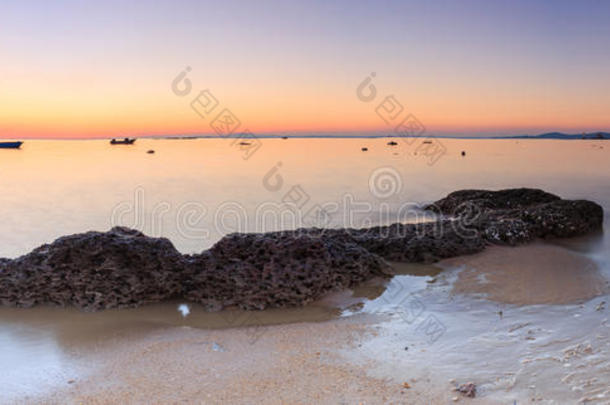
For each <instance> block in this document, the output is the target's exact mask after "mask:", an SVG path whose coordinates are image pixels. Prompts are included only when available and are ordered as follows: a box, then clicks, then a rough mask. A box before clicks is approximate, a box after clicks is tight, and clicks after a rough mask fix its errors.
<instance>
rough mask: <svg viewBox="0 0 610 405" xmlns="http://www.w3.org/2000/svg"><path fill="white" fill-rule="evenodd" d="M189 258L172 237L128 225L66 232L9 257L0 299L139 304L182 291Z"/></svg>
mask: <svg viewBox="0 0 610 405" xmlns="http://www.w3.org/2000/svg"><path fill="white" fill-rule="evenodd" d="M185 263H186V262H185V259H184V257H183V256H182V255H181V254H180V253H179V252H178V251H177V250H176V249H175V248H174V246H173V245H172V244H171V242H170V241H169V240H167V239H164V238H150V237H147V236H144V235H143V234H142V233H140V232H138V231H134V230H131V229H127V228H119V227H117V228H113V229H112V230H110V231H109V232H106V233H100V232H88V233H84V234H80V235H72V236H65V237H63V238H59V239H57V240H56V241H55V242H53V243H52V244H50V245H43V246H41V247H39V248H37V249H35V250H34V251H33V252H31V253H29V254H27V255H25V256H22V257H20V258H18V259H15V260H13V261H10V262H9V263H8V264H7V263H6V262H4V265H3V269H2V272H0V301H1V302H2V304H4V305H16V306H20V307H30V306H33V305H36V304H42V303H48V304H53V305H59V306H68V305H70V306H76V307H78V308H81V309H84V310H99V309H107V308H127V307H136V306H139V305H142V304H145V303H150V302H158V301H162V300H166V299H169V298H172V297H177V296H180V295H181V294H182V283H181V278H180V272H181V270H182V269H183V268H184V267H185Z"/></svg>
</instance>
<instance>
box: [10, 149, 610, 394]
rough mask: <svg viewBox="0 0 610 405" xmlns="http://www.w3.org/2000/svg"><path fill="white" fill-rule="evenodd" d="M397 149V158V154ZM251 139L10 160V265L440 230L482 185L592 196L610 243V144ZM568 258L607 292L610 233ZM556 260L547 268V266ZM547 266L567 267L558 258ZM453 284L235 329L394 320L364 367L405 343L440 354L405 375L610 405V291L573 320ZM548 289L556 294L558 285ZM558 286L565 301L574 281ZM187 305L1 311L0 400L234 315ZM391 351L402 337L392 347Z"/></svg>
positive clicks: (576, 243) (408, 289)
mask: <svg viewBox="0 0 610 405" xmlns="http://www.w3.org/2000/svg"><path fill="white" fill-rule="evenodd" d="M392 140H393V141H396V142H397V145H388V144H387V143H388V142H390V141H392ZM244 141H246V140H244ZM239 142H240V140H237V141H234V140H230V139H193V140H152V139H140V140H138V141H137V142H136V143H135V145H132V146H122V145H117V146H111V145H109V143H108V142H107V141H27V142H25V144H24V145H23V147H22V149H21V150H0V174H1V176H0V182H1V183H2V190H3V193H2V204H0V222H1V223H2V225H3V226H2V227H0V241H1V242H2V243H1V244H0V257H9V258H14V257H18V256H20V255H23V254H26V253H28V252H29V251H31V250H32V249H34V248H36V247H37V246H40V245H41V244H44V243H49V242H52V241H53V240H54V239H56V238H58V237H60V236H63V235H67V234H73V233H79V232H86V231H90V230H97V231H105V230H108V229H110V228H111V227H113V226H129V227H132V228H137V229H140V230H142V231H143V232H144V233H146V234H148V235H150V236H163V237H167V238H169V239H170V240H171V241H172V242H173V243H174V245H175V246H176V248H177V249H178V250H180V251H181V252H183V253H193V252H200V251H202V250H204V249H207V248H209V247H210V246H212V245H213V244H214V243H215V242H216V241H218V240H219V239H220V238H221V237H222V236H223V235H226V234H228V233H232V232H265V231H272V230H282V229H294V228H298V227H301V226H321V227H346V226H349V227H367V226H372V225H377V224H387V223H392V222H397V221H424V220H427V219H428V218H429V216H428V214H427V213H426V212H424V211H422V210H421V206H422V205H423V204H425V203H428V202H432V201H435V200H437V199H440V198H442V197H444V196H445V195H447V194H448V193H450V192H452V191H455V190H459V189H474V188H476V189H501V188H511V187H534V188H542V189H544V190H546V191H549V192H552V193H556V194H558V195H560V196H561V197H563V198H568V199H590V200H593V201H596V202H598V203H599V204H601V205H602V206H603V207H604V210H605V213H606V218H605V220H604V231H605V230H607V229H609V228H608V224H609V221H610V220H609V219H608V212H610V143H606V142H604V141H560V140H515V139H510V140H471V139H433V140H431V142H432V143H422V142H421V141H420V140H418V141H414V142H410V141H407V140H405V139H354V138H351V139H287V140H283V139H262V140H260V143H258V142H252V141H251V140H248V141H247V142H249V143H250V144H249V145H246V144H243V145H242V144H239ZM362 148H368V150H367V151H362ZM149 151H154V153H148V152H149ZM462 152H464V155H463V154H462ZM556 246H557V248H561V249H564V250H565V251H567V252H569V253H570V254H575V255H578V256H579V257H581V258H584V259H586V260H588V261H591V262H594V263H595V266H596V268H597V270H596V271H598V272H599V274H600V275H601V277H602V278H603V279H604V280H610V238H609V237H608V236H607V235H606V234H605V232H599V233H597V234H595V235H591V236H587V237H583V238H577V239H574V240H566V241H562V242H560V243H556ZM520 249H521V248H520ZM523 249H524V250H522V252H523V255H522V256H523V257H524V258H527V257H528V255H529V256H532V255H536V252H537V251H536V250H535V249H533V250H528V248H523ZM520 252H521V251H520ZM544 263H545V262H544V258H543V259H542V261H540V262H538V264H537V265H540V266H541V267H544V266H545V264H544ZM549 263H550V262H549ZM549 266H551V267H552V266H555V267H557V266H561V265H558V264H557V263H556V261H555V262H553V263H552V264H549ZM441 267H442V266H441ZM440 270H441V269H440V268H438V267H435V268H430V267H427V268H424V269H423V270H422V269H419V268H408V269H406V270H405V271H404V274H403V275H401V276H397V277H395V278H394V279H393V280H392V281H391V282H390V283H389V284H388V285H385V286H382V287H379V286H369V287H366V286H364V287H363V288H361V289H360V291H356V292H354V294H355V295H357V296H359V297H361V298H362V299H364V303H362V304H361V305H360V306H356V307H350V309H345V308H344V309H341V310H336V309H334V310H332V311H330V312H329V311H328V310H321V309H320V307H318V306H312V307H310V308H304V309H298V310H275V311H265V312H264V313H260V314H259V315H258V316H257V317H255V318H252V317H248V318H247V319H246V320H244V321H243V322H241V323H239V324H238V325H228V326H244V325H252V324H257V323H258V324H267V323H277V322H294V321H315V320H327V319H331V318H333V317H336V316H351V315H352V314H357V313H361V312H370V313H382V314H386V315H388V316H389V317H390V318H392V319H394V321H391V320H390V321H388V322H386V323H384V324H383V329H385V330H386V333H385V334H384V333H381V334H380V336H379V337H378V338H377V339H373V340H371V341H370V342H368V343H367V344H365V345H364V346H363V348H362V352H361V354H360V355H361V356H363V358H365V359H377V360H379V359H387V364H392V359H393V358H395V357H396V356H398V355H400V353H399V352H392V350H381V348H388V347H390V346H392V345H393V343H396V344H395V345H394V346H396V347H400V349H399V350H403V346H404V344H403V342H404V339H407V340H409V341H410V342H412V343H411V344H412V345H413V347H415V348H417V347H432V348H433V349H428V350H427V351H425V350H422V351H412V353H413V357H412V358H411V360H412V362H411V363H409V362H408V361H407V362H404V363H402V367H403V368H411V369H415V368H417V367H418V365H419V367H420V368H421V367H422V366H421V365H422V364H424V365H426V367H430V368H431V369H432V370H436V371H438V373H440V374H439V375H445V374H446V375H452V376H456V375H458V376H459V375H460V373H462V374H463V375H464V378H467V376H472V377H476V378H477V379H478V381H482V382H484V383H483V384H482V393H484V394H485V393H487V394H488V395H492V394H493V395H495V397H496V398H502V399H503V400H506V401H510V402H506V403H512V400H513V398H524V397H528V398H529V397H533V398H536V397H537V396H541V397H542V396H546V397H553V396H555V398H562V397H565V398H569V399H570V401H568V402H567V403H576V401H577V400H578V399H579V398H581V397H584V396H587V395H589V396H591V397H592V398H593V397H595V395H598V396H599V395H602V396H601V397H599V398H597V400H598V402H592V403H608V402H603V401H608V400H609V399H608V397H607V396H605V395H607V392H606V393H605V392H604V389H603V387H604V386H607V384H606V383H607V382H608V380H610V364H609V362H610V360H609V359H610V339H609V337H608V336H609V333H608V331H609V326H608V315H607V311H608V309H599V310H598V308H599V305H601V302H602V301H604V300H605V301H606V302H610V299H609V296H608V294H607V292H606V293H603V294H602V295H601V296H597V297H595V298H593V299H588V298H587V299H586V300H580V301H578V302H574V303H569V304H563V303H562V304H561V305H559V304H553V303H550V304H544V305H540V304H538V305H532V304H527V305H526V304H522V305H516V304H507V303H502V302H495V301H493V300H490V299H486V297H485V296H477V295H468V294H455V293H454V292H452V286H453V285H454V283H455V282H456V280H457V279H458V278H459V274H460V271H461V270H462V268H461V267H460V265H459V264H455V263H454V264H452V265H447V266H445V267H444V271H443V272H442V273H441V274H442V275H441V276H439V275H438V273H439V272H440ZM518 270H519V265H518V263H516V264H515V271H518ZM546 270H551V271H552V268H551V269H546ZM544 274H545V276H547V277H551V279H552V275H551V276H549V273H548V271H547V272H544ZM568 276H569V274H568ZM481 277H484V276H481ZM562 282H563V283H565V284H564V285H566V288H567V287H568V286H569V284H570V280H569V277H568V278H567V281H566V280H564V281H562ZM606 284H607V281H606ZM537 285H538V284H537ZM540 285H541V286H542V287H540V288H541V289H544V283H541V284H540ZM555 287H556V286H555ZM537 288H538V287H537ZM397 290H398V291H400V292H401V294H402V295H403V296H404V294H407V295H409V296H410V295H411V294H415V295H416V296H417V297H418V298H417V300H416V301H414V302H415V303H416V304H417V306H419V307H421V308H422V313H423V315H422V316H423V317H424V319H426V320H428V319H431V317H432V319H433V320H437V321H439V323H440V325H441V326H442V328H440V329H438V330H440V331H443V333H442V334H441V335H439V336H438V337H436V339H435V340H434V341H433V342H430V341H428V342H426V339H428V340H429V338H430V336H428V335H426V334H423V335H422V334H421V329H418V328H417V327H416V326H415V325H416V323H415V322H414V321H415V319H413V320H412V321H413V322H409V319H410V318H409V317H408V316H409V314H405V313H403V312H401V310H400V309H396V305H394V304H396V303H395V302H393V298H392V294H395V292H396V291H397ZM540 294H544V291H541V292H540ZM534 302H535V300H534ZM178 304H179V303H171V304H168V305H160V306H149V307H145V308H140V309H135V310H126V311H106V312H104V313H98V314H85V313H80V312H78V311H75V310H72V309H58V308H35V309H31V310H24V309H14V308H0V344H1V345H2V347H3V350H2V351H1V352H0V364H3V365H4V366H5V367H6V369H7V370H9V371H8V372H6V373H3V375H2V376H0V382H1V383H2V385H3V386H4V387H5V390H4V392H3V393H0V399H3V400H4V402H6V401H10V400H14V399H15V398H23V396H24V395H26V394H29V395H36V394H37V393H38V391H41V392H42V391H44V390H45V389H51V388H53V387H54V386H55V385H56V384H57V383H58V381H60V382H61V383H62V384H65V381H68V380H70V379H73V378H77V377H79V376H83V375H84V374H86V372H87V367H85V366H84V365H83V364H82V356H81V354H80V353H81V352H82V351H83V350H90V349H91V348H92V347H96V346H95V345H99V344H101V343H100V342H102V341H104V339H109V338H113V339H116V338H120V336H122V334H134V333H135V334H137V333H145V331H146V330H147V328H149V327H153V326H154V327H159V326H168V327H171V326H185V325H188V326H191V327H200V328H206V327H223V326H225V327H226V326H227V325H226V324H223V322H224V321H223V319H225V320H226V318H222V316H221V317H218V316H217V315H209V314H206V313H204V312H203V311H202V310H201V309H199V308H197V307H194V306H193V307H191V308H190V309H189V310H190V314H189V315H188V316H187V317H186V318H185V317H184V316H183V314H181V313H180V312H179V311H177V310H176V307H177V305H178ZM183 312H184V311H183ZM499 312H500V313H501V315H500V316H498V313H499ZM405 315H407V318H405ZM240 316H241V315H240ZM405 320H406V321H405ZM418 322H419V321H418ZM523 325H525V326H523ZM418 330H419V332H418ZM530 331H531V332H530ZM445 332H446V333H445ZM528 334H529V335H528ZM396 336H401V339H402V340H401V341H400V342H393V340H392V339H396ZM405 336H407V337H408V338H405ZM418 345H419V346H418ZM430 345H431V346H430ZM83 348H86V349H83ZM425 353H430V354H425ZM431 353H434V355H432V354H431ZM587 356H589V357H587ZM555 366H556V367H555ZM388 367H389V366H388ZM553 367H555V368H553ZM575 367H578V369H574V368H575ZM499 370H501V372H500V371H499ZM545 370H547V371H545ZM548 370H552V371H548ZM372 372H373V373H375V374H376V375H379V376H380V377H384V378H385V377H387V376H388V375H391V373H392V371H391V370H390V369H384V367H382V366H380V367H378V368H376V369H373V370H372ZM422 373H425V371H422ZM501 373H504V374H502V375H504V377H503V378H500V377H499V374H501ZM532 381H535V382H532ZM558 381H561V383H559V382H558ZM553 384H557V387H555V386H553ZM532 386H534V388H531V387H532ZM564 386H565V387H564ZM532 390H533V391H534V392H533V393H532ZM572 400H574V402H571V401H572ZM519 403H521V402H519ZM549 403H562V402H561V401H559V402H557V401H555V402H549Z"/></svg>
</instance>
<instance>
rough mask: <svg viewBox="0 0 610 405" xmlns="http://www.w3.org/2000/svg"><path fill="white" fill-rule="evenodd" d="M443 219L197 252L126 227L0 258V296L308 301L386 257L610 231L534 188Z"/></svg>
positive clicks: (303, 233) (108, 301)
mask: <svg viewBox="0 0 610 405" xmlns="http://www.w3.org/2000/svg"><path fill="white" fill-rule="evenodd" d="M426 208H427V209H429V210H432V211H435V212H436V213H438V214H439V216H440V218H439V219H438V220H437V221H435V222H428V223H421V224H393V225H390V226H381V227H374V228H367V229H299V230H296V231H288V232H271V233H264V234H232V235H228V236H225V237H224V238H222V239H221V240H220V241H219V242H218V243H217V244H216V245H214V246H213V247H212V248H211V249H210V250H208V251H205V252H203V253H201V254H198V255H191V256H185V255H181V254H180V253H179V252H178V251H176V249H175V248H174V247H173V245H172V244H171V242H170V241H169V240H167V239H164V238H150V237H147V236H145V235H143V234H142V233H140V232H138V231H134V230H131V229H127V228H113V229H112V230H110V231H109V232H105V233H101V232H88V233H84V234H79V235H72V236H67V237H63V238H59V239H57V240H56V241H55V242H53V243H52V244H49V245H44V246H41V247H39V248H37V249H36V250H34V251H33V252H31V253H29V254H27V255H25V256H22V257H20V258H17V259H14V260H9V259H0V303H2V304H3V305H15V306H21V307H29V306H32V305H36V304H42V303H45V304H53V305H61V306H66V305H71V306H76V307H78V308H82V309H85V310H99V309H105V308H125V307H135V306H138V305H141V304H145V303H151V302H157V301H162V300H166V299H170V298H178V297H181V298H185V299H188V300H190V301H193V302H197V303H201V304H203V305H205V306H207V307H209V308H214V309H220V308H222V307H225V306H230V305H237V306H239V307H241V308H244V309H263V308H268V307H286V306H298V305H303V304H305V303H308V302H310V301H312V300H315V299H317V298H319V297H320V296H322V295H323V294H325V293H327V292H329V291H332V290H337V289H342V288H347V287H350V286H353V285H355V284H358V283H360V282H363V281H365V280H368V279H371V278H373V277H379V276H382V277H383V276H389V275H390V271H389V267H388V265H387V263H386V262H385V261H384V259H385V260H392V261H403V262H433V261H436V260H439V259H442V258H447V257H453V256H459V255H464V254H470V253H476V252H479V251H481V250H483V249H484V248H485V246H486V245H488V244H490V243H500V244H511V245H514V244H518V243H526V242H529V241H531V240H533V239H535V238H549V237H553V238H554V237H559V238H561V237H573V236H578V235H584V234H586V233H588V232H591V231H593V230H595V229H599V228H600V227H601V224H602V221H603V210H602V208H601V207H600V206H599V205H597V204H595V203H593V202H590V201H584V200H576V201H567V200H562V199H560V198H559V197H557V196H555V195H553V194H549V193H546V192H544V191H542V190H534V189H511V190H501V191H486V190H463V191H458V192H455V193H451V194H449V195H448V196H447V197H446V198H443V199H442V200H439V201H437V202H436V203H434V204H432V205H430V206H428V207H426Z"/></svg>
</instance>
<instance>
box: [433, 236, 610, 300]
mask: <svg viewBox="0 0 610 405" xmlns="http://www.w3.org/2000/svg"><path fill="white" fill-rule="evenodd" d="M439 265H440V266H443V267H461V268H462V270H461V271H460V273H459V275H458V278H457V281H456V282H455V284H454V285H453V293H455V294H477V295H481V296H484V297H485V298H487V299H489V300H492V301H497V302H501V303H507V304H516V305H535V304H569V303H575V302H582V301H586V300H589V299H591V298H593V297H597V296H599V295H601V294H603V293H607V292H608V283H607V281H606V279H605V278H604V277H603V276H602V275H601V273H600V271H599V268H598V265H597V264H596V263H595V262H594V261H593V260H591V259H590V258H588V257H586V256H584V255H581V254H578V253H575V252H572V251H570V250H568V249H566V248H563V247H559V246H554V245H550V244H542V243H537V244H534V245H528V246H519V247H503V246H493V247H490V248H488V249H487V250H486V251H484V252H481V253H478V254H476V255H472V256H468V257H461V258H452V259H449V260H445V261H443V262H441V263H439Z"/></svg>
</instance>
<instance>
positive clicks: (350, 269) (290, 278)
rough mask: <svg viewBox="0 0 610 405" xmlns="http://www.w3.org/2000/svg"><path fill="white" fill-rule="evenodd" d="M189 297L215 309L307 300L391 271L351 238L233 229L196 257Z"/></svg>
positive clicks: (290, 304)
mask: <svg viewBox="0 0 610 405" xmlns="http://www.w3.org/2000/svg"><path fill="white" fill-rule="evenodd" d="M190 265H191V269H192V270H191V272H190V274H191V277H189V284H188V285H187V286H185V290H186V291H185V297H186V298H187V299H188V300H190V301H194V302H199V303H201V304H204V305H206V306H208V307H211V308H218V307H222V306H225V305H237V306H239V307H241V308H244V309H263V308H266V307H287V306H295V305H302V304H305V303H307V302H310V301H312V300H314V299H315V298H318V297H320V296H321V295H323V294H324V293H327V292H329V291H332V290H337V289H343V288H347V287H351V286H353V285H355V284H358V283H360V282H363V281H366V280H369V279H371V278H373V277H375V276H389V275H391V272H390V267H389V266H388V264H387V263H386V262H385V261H384V260H382V259H381V258H380V257H379V256H376V255H375V254H373V253H371V252H369V251H367V250H366V249H364V248H363V247H361V246H360V245H358V244H357V243H355V242H354V241H353V240H352V239H351V238H350V237H348V236H345V237H336V238H331V237H319V235H312V234H308V233H306V232H300V231H293V232H272V233H265V234H232V235H228V236H226V237H224V238H223V239H222V240H220V242H218V243H217V244H216V245H214V246H213V247H212V249H210V250H209V251H206V252H204V253H203V254H201V255H195V256H191V257H190Z"/></svg>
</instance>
